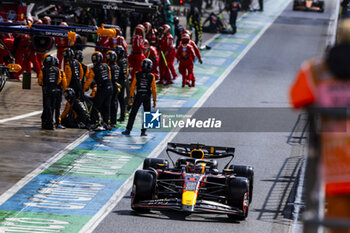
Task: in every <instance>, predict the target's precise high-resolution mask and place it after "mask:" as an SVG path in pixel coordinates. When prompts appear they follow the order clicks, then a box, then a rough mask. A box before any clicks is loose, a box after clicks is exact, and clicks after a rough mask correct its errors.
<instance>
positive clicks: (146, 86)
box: [122, 58, 157, 136]
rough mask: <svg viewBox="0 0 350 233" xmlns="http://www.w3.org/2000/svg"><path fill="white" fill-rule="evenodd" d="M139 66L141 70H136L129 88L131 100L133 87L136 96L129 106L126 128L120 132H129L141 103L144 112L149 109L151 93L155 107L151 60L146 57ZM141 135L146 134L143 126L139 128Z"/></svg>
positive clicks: (155, 90)
mask: <svg viewBox="0 0 350 233" xmlns="http://www.w3.org/2000/svg"><path fill="white" fill-rule="evenodd" d="M141 68H142V70H141V72H138V73H136V74H135V77H134V78H133V81H132V83H131V88H130V97H131V101H132V99H133V96H134V90H135V87H136V96H135V101H134V103H133V105H132V108H131V112H130V115H129V120H128V124H127V126H126V130H125V131H123V132H122V134H124V135H129V134H130V131H131V130H132V127H133V125H134V121H135V117H136V115H137V112H138V110H139V108H140V106H141V104H143V110H144V111H145V112H150V111H151V93H152V95H153V108H155V107H156V101H157V87H156V81H155V78H154V75H153V74H152V73H151V70H152V61H151V60H150V59H148V58H146V59H144V60H143V61H142V63H141ZM151 89H152V90H151ZM141 136H147V135H146V129H145V128H143V126H142V129H141Z"/></svg>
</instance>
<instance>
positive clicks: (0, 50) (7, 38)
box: [0, 21, 15, 64]
mask: <svg viewBox="0 0 350 233" xmlns="http://www.w3.org/2000/svg"><path fill="white" fill-rule="evenodd" d="M7 22H9V23H12V21H7ZM0 38H1V40H2V41H3V42H4V43H5V45H6V47H7V48H8V49H9V50H10V51H13V43H14V41H15V38H14V37H13V35H12V33H0ZM9 62H10V54H9V53H8V52H7V50H6V49H5V47H4V46H3V45H2V44H0V64H3V63H5V64H8V63H9Z"/></svg>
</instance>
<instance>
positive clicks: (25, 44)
mask: <svg viewBox="0 0 350 233" xmlns="http://www.w3.org/2000/svg"><path fill="white" fill-rule="evenodd" d="M16 40H17V41H18V42H16V44H17V48H16V52H15V59H16V63H17V64H19V65H20V66H21V67H22V69H21V70H20V71H19V72H17V73H14V74H13V76H14V77H15V78H16V79H18V80H20V78H19V76H20V75H21V74H22V73H23V72H24V71H27V72H28V73H31V72H32V67H31V62H30V59H29V52H30V49H31V48H30V46H31V39H30V36H29V35H17V36H16Z"/></svg>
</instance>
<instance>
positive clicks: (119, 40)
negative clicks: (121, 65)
mask: <svg viewBox="0 0 350 233" xmlns="http://www.w3.org/2000/svg"><path fill="white" fill-rule="evenodd" d="M115 30H116V35H115V37H113V38H110V39H109V47H110V48H113V49H115V48H116V47H117V46H118V45H120V46H122V47H123V48H124V51H125V55H126V54H128V44H127V43H126V40H125V38H124V37H123V36H121V35H120V31H121V29H120V27H119V26H117V27H116V28H115Z"/></svg>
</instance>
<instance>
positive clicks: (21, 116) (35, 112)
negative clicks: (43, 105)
mask: <svg viewBox="0 0 350 233" xmlns="http://www.w3.org/2000/svg"><path fill="white" fill-rule="evenodd" d="M42 112H43V111H34V112H30V113H26V114H23V115H19V116H15V117H10V118H6V119H3V120H0V124H3V123H6V122H8V121H15V120H20V119H23V118H27V117H31V116H35V115H38V114H40V113H42Z"/></svg>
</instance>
